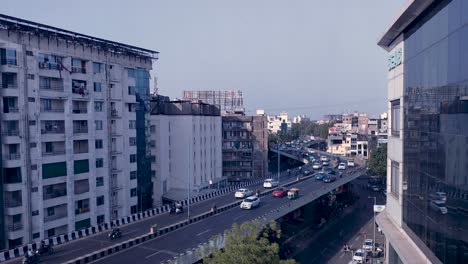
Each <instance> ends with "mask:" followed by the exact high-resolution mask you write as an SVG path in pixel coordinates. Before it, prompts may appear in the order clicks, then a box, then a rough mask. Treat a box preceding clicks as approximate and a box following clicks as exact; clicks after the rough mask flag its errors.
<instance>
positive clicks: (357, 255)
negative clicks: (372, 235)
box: [353, 249, 364, 263]
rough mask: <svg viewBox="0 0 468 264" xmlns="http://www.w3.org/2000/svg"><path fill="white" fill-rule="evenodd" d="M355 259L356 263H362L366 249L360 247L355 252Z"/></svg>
mask: <svg viewBox="0 0 468 264" xmlns="http://www.w3.org/2000/svg"><path fill="white" fill-rule="evenodd" d="M353 261H354V262H356V263H362V262H363V261H364V251H362V249H358V250H356V252H354V255H353Z"/></svg>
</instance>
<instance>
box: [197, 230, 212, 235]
mask: <svg viewBox="0 0 468 264" xmlns="http://www.w3.org/2000/svg"><path fill="white" fill-rule="evenodd" d="M210 231H211V229H207V230H205V231H203V232H201V233H198V234H197V236H201V235H203V234H205V233H207V232H210Z"/></svg>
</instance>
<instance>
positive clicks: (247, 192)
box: [234, 188, 253, 198]
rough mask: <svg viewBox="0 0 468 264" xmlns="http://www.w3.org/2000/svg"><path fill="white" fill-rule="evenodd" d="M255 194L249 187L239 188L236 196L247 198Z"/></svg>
mask: <svg viewBox="0 0 468 264" xmlns="http://www.w3.org/2000/svg"><path fill="white" fill-rule="evenodd" d="M252 195H253V191H252V190H249V189H245V188H243V189H239V190H237V191H236V193H234V197H236V198H245V197H249V196H252Z"/></svg>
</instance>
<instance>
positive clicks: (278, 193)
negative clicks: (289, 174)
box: [271, 187, 288, 197]
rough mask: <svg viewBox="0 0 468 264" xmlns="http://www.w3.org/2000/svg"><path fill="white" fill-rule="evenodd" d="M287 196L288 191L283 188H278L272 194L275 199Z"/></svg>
mask: <svg viewBox="0 0 468 264" xmlns="http://www.w3.org/2000/svg"><path fill="white" fill-rule="evenodd" d="M287 194H288V189H286V188H283V187H278V188H276V189H275V190H274V191H273V192H272V193H271V195H273V197H283V196H286V195H287Z"/></svg>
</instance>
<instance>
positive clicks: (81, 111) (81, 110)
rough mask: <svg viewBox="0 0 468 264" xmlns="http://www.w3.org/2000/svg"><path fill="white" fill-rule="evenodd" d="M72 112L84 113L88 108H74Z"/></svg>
mask: <svg viewBox="0 0 468 264" xmlns="http://www.w3.org/2000/svg"><path fill="white" fill-rule="evenodd" d="M73 113H74V114H86V113H88V109H86V108H74V109H73Z"/></svg>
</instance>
